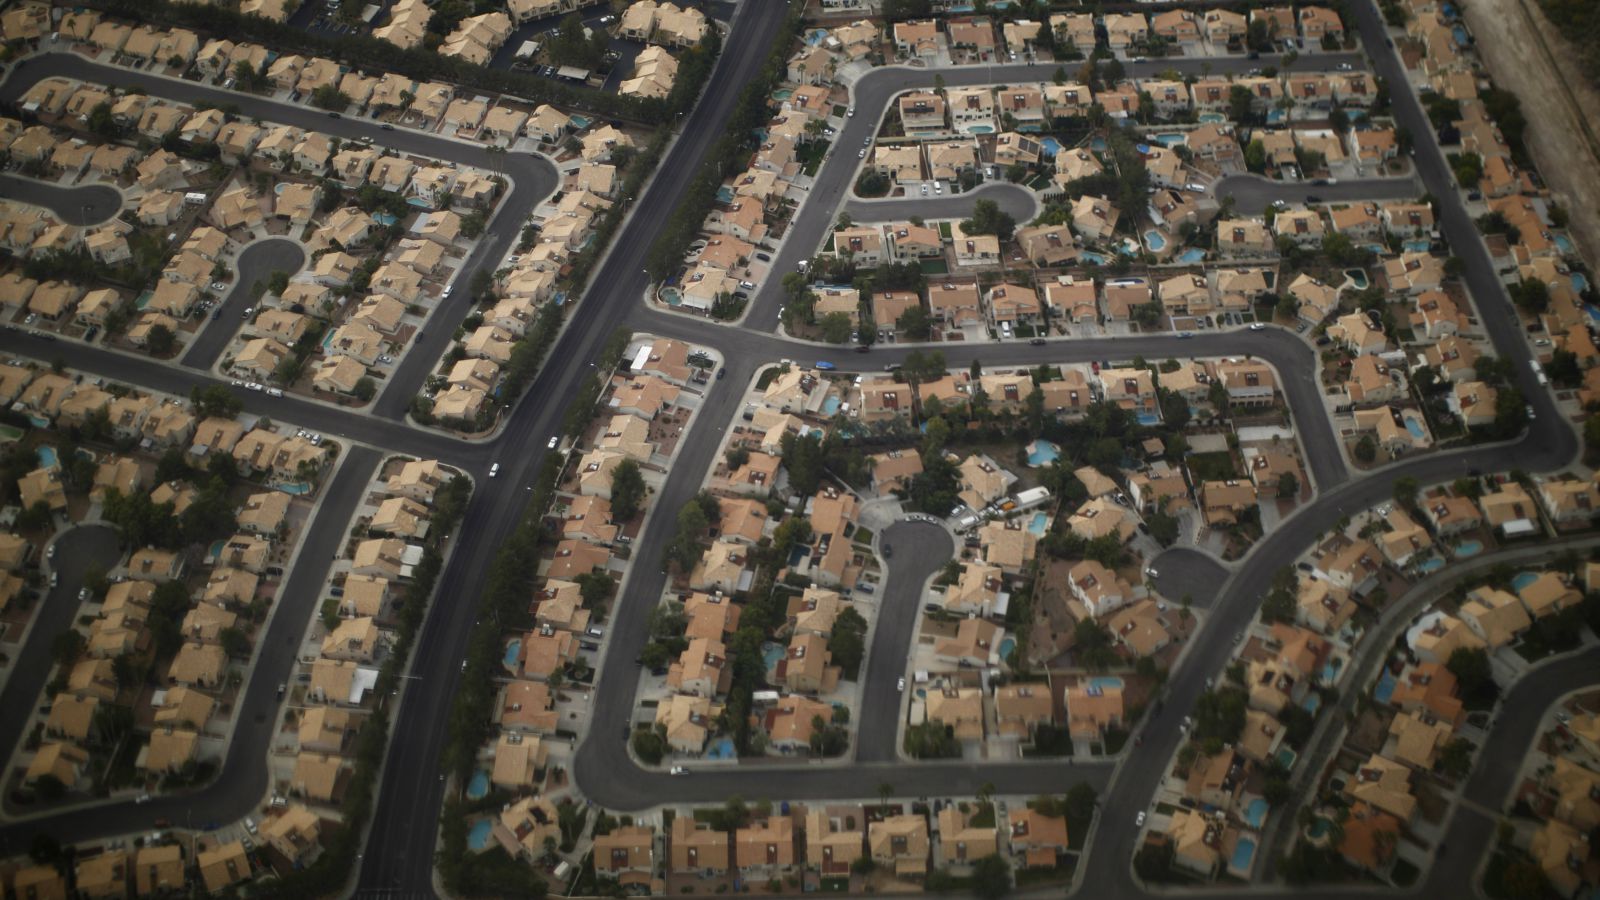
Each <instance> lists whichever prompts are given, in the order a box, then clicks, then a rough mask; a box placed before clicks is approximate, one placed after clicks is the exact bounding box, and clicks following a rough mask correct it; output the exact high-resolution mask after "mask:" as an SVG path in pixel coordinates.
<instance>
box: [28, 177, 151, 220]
mask: <svg viewBox="0 0 1600 900" xmlns="http://www.w3.org/2000/svg"><path fill="white" fill-rule="evenodd" d="M0 197H4V198H5V199H7V200H16V201H18V202H20V203H31V204H33V205H34V206H42V207H44V208H45V209H48V210H50V212H52V213H54V214H55V217H56V218H57V219H60V220H61V221H62V222H63V223H65V224H67V225H99V224H100V223H101V222H104V221H106V220H107V219H110V218H111V217H113V216H115V215H116V214H117V213H118V212H121V210H122V192H121V191H119V190H117V189H116V188H114V187H112V186H111V185H109V184H85V185H79V186H78V187H62V186H61V185H58V184H48V183H46V182H43V181H35V180H33V179H32V178H24V177H23V176H21V175H0Z"/></svg>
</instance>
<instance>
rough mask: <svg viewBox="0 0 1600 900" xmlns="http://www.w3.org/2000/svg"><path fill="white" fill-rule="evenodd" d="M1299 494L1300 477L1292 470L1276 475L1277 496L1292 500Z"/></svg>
mask: <svg viewBox="0 0 1600 900" xmlns="http://www.w3.org/2000/svg"><path fill="white" fill-rule="evenodd" d="M1299 496H1300V479H1299V478H1298V477H1296V476H1295V474H1294V473H1293V472H1285V473H1283V474H1282V475H1280V476H1278V497H1279V498H1280V499H1283V500H1293V499H1295V498H1296V497H1299Z"/></svg>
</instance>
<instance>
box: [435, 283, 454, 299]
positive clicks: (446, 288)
mask: <svg viewBox="0 0 1600 900" xmlns="http://www.w3.org/2000/svg"><path fill="white" fill-rule="evenodd" d="M455 289H456V286H455V285H453V284H447V285H445V286H444V290H443V291H440V292H439V297H440V298H445V297H448V296H450V292H451V291H453V290H455Z"/></svg>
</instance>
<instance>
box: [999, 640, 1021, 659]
mask: <svg viewBox="0 0 1600 900" xmlns="http://www.w3.org/2000/svg"><path fill="white" fill-rule="evenodd" d="M1015 649H1017V641H1016V639H1015V638H1005V639H1003V640H1001V641H1000V660H1001V661H1002V662H1004V661H1005V659H1006V658H1007V657H1009V656H1010V655H1011V651H1013V650H1015Z"/></svg>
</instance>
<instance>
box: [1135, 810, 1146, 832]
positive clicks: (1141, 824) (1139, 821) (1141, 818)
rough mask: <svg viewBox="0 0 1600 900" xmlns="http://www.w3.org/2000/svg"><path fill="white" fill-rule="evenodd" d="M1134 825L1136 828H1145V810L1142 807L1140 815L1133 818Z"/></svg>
mask: <svg viewBox="0 0 1600 900" xmlns="http://www.w3.org/2000/svg"><path fill="white" fill-rule="evenodd" d="M1133 827H1135V828H1143V827H1144V810H1142V809H1141V810H1139V815H1137V816H1135V817H1134V819H1133Z"/></svg>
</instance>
